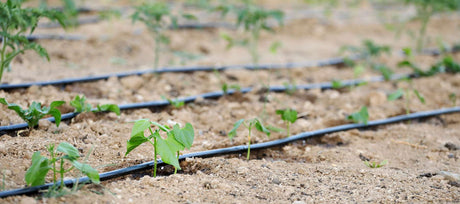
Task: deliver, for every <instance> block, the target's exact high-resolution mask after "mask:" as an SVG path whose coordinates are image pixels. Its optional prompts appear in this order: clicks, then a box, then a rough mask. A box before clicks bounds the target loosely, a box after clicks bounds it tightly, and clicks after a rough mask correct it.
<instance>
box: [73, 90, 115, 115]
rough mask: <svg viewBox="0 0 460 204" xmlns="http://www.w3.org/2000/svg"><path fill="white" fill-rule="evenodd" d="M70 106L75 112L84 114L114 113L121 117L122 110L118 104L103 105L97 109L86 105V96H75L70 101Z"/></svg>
mask: <svg viewBox="0 0 460 204" xmlns="http://www.w3.org/2000/svg"><path fill="white" fill-rule="evenodd" d="M70 105H71V106H72V107H74V108H75V112H77V113H83V112H94V113H98V112H106V111H109V112H114V113H115V114H117V115H118V116H119V115H120V108H119V107H118V105H116V104H102V105H97V107H96V109H93V108H92V107H91V104H89V103H86V98H85V96H84V95H82V96H79V95H77V96H75V98H74V99H73V100H72V101H70Z"/></svg>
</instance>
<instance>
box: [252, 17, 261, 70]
mask: <svg viewBox="0 0 460 204" xmlns="http://www.w3.org/2000/svg"><path fill="white" fill-rule="evenodd" d="M259 35H260V26H259V24H256V25H254V27H253V30H252V36H251V40H250V42H249V43H250V44H249V52H250V53H251V57H252V63H253V64H254V65H257V64H258V63H259V54H258V52H257V48H258V43H259Z"/></svg>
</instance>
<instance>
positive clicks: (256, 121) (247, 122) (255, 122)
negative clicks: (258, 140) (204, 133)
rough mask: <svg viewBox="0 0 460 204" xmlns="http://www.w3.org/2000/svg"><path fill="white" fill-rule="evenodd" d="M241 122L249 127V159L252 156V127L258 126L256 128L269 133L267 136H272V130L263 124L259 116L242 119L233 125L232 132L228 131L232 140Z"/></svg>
mask: <svg viewBox="0 0 460 204" xmlns="http://www.w3.org/2000/svg"><path fill="white" fill-rule="evenodd" d="M241 124H243V125H244V126H245V127H246V129H248V154H247V160H249V156H250V153H251V130H252V128H253V127H256V129H257V130H258V131H259V132H263V133H265V134H266V135H267V137H269V136H270V130H268V129H267V128H266V127H264V125H263V124H262V122H261V121H260V120H259V119H258V118H254V119H251V120H245V119H241V120H238V121H236V123H235V125H234V126H233V129H232V130H230V132H228V137H229V138H230V140H232V139H233V138H234V137H235V136H236V130H237V129H238V128H239V127H240V126H241Z"/></svg>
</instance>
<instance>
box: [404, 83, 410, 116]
mask: <svg viewBox="0 0 460 204" xmlns="http://www.w3.org/2000/svg"><path fill="white" fill-rule="evenodd" d="M404 93H405V97H404V98H406V115H409V113H410V110H409V103H410V98H409V97H410V92H409V90H407V89H406V90H404Z"/></svg>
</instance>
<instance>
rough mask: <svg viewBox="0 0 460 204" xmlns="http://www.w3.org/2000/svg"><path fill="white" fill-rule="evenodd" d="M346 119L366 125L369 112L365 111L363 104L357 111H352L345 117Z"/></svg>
mask: <svg viewBox="0 0 460 204" xmlns="http://www.w3.org/2000/svg"><path fill="white" fill-rule="evenodd" d="M347 119H348V120H351V121H353V122H354V123H363V124H364V125H367V122H368V120H369V113H368V112H367V107H366V106H363V107H362V108H361V110H360V111H359V112H356V113H352V114H351V115H349V116H348V117H347Z"/></svg>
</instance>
